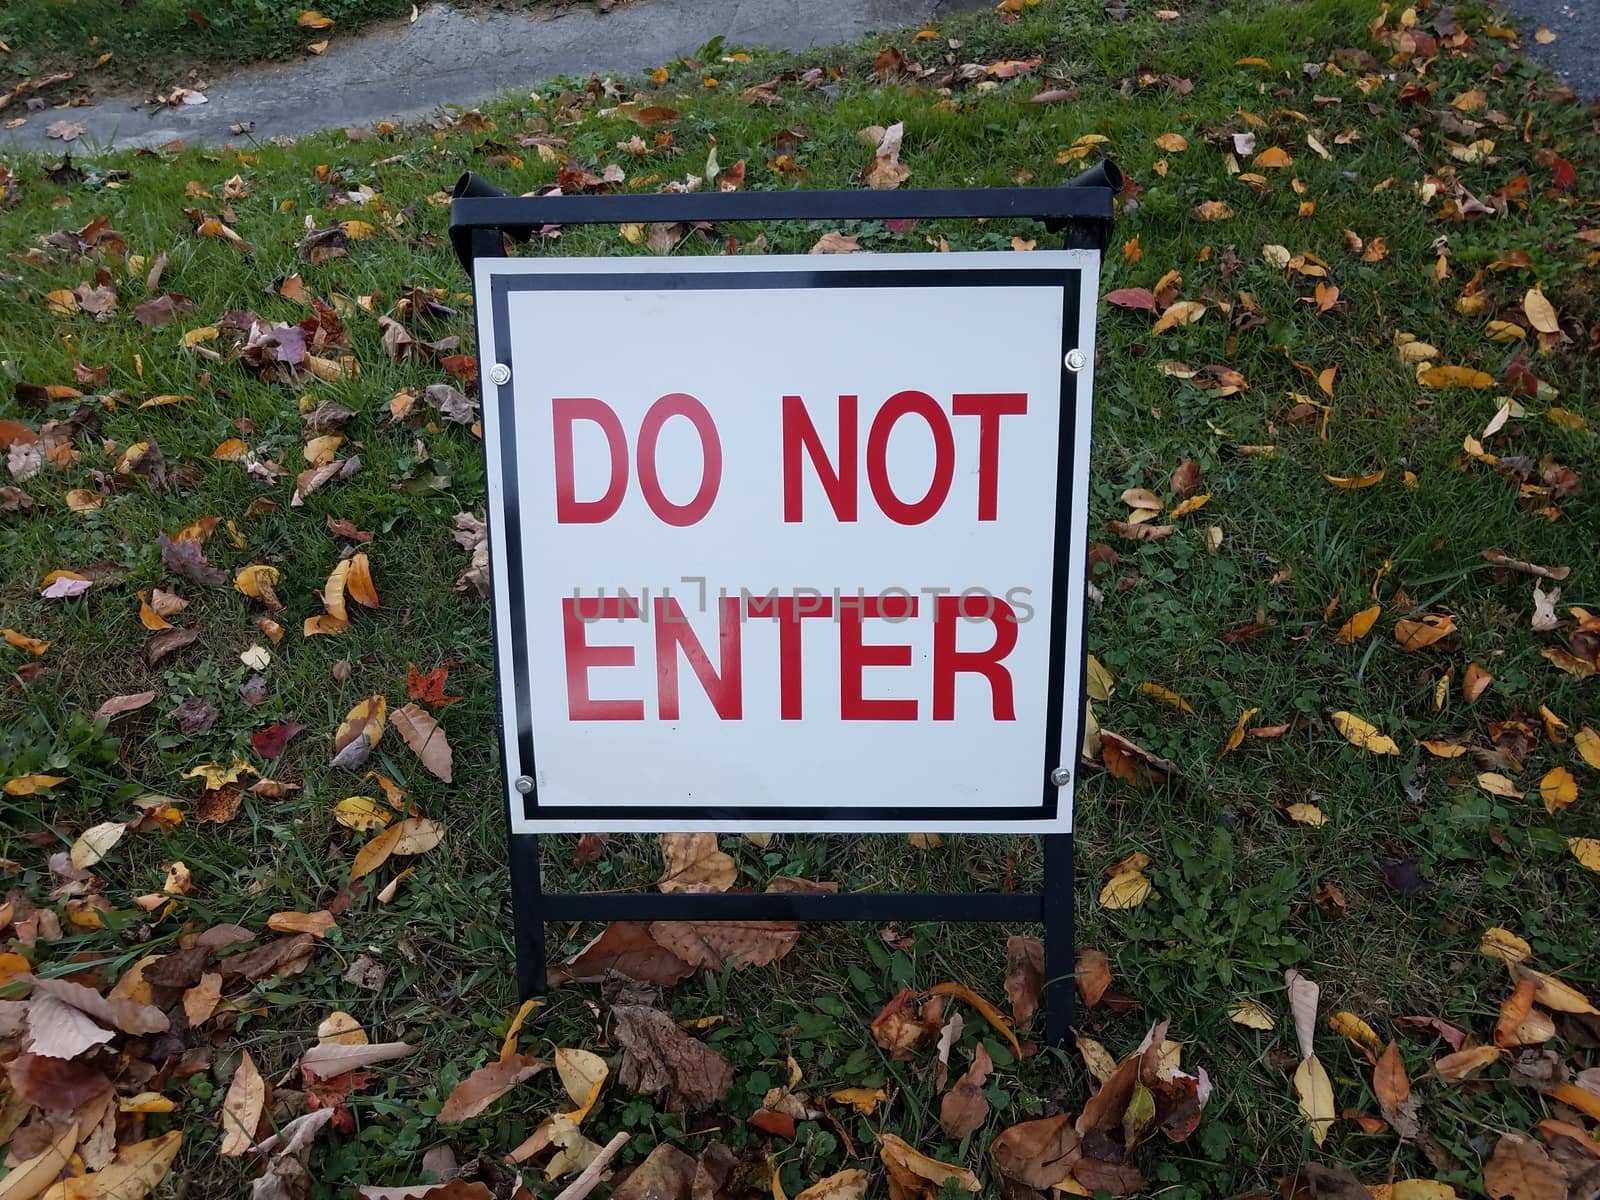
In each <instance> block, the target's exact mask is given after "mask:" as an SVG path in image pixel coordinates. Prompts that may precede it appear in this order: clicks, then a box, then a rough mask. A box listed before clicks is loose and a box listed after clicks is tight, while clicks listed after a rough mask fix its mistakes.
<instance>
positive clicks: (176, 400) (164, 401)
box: [139, 392, 194, 408]
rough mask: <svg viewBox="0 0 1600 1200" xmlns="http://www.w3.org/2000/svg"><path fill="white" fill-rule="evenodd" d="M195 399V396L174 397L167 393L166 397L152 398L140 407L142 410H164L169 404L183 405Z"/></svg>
mask: <svg viewBox="0 0 1600 1200" xmlns="http://www.w3.org/2000/svg"><path fill="white" fill-rule="evenodd" d="M193 399H194V397H193V396H178V395H174V394H172V393H170V392H169V393H167V394H165V395H161V396H151V397H150V399H148V400H146V401H145V402H144V403H143V404H141V405H139V407H140V408H163V407H165V406H166V405H168V404H182V403H183V402H184V401H186V400H193Z"/></svg>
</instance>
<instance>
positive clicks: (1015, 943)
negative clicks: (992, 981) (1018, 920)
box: [1005, 934, 1044, 1029]
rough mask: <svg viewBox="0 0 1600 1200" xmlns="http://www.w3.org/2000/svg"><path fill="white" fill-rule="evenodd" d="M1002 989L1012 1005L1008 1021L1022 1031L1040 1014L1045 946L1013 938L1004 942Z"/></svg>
mask: <svg viewBox="0 0 1600 1200" xmlns="http://www.w3.org/2000/svg"><path fill="white" fill-rule="evenodd" d="M1005 989H1006V996H1007V997H1008V998H1009V999H1010V1001H1011V1019H1012V1020H1013V1021H1015V1022H1016V1024H1017V1028H1019V1029H1021V1028H1023V1027H1024V1026H1026V1025H1027V1024H1028V1022H1029V1021H1031V1020H1033V1014H1034V1013H1036V1012H1038V1011H1039V996H1040V993H1041V992H1042V991H1043V989H1044V943H1043V942H1041V941H1040V940H1039V939H1038V938H1036V937H1033V936H1031V935H1029V934H1012V935H1011V936H1010V937H1008V938H1007V939H1006V974H1005Z"/></svg>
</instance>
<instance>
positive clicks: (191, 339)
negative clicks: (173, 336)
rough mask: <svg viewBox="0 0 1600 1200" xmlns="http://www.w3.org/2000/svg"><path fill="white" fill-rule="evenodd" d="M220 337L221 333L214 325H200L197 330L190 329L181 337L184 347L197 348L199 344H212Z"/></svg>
mask: <svg viewBox="0 0 1600 1200" xmlns="http://www.w3.org/2000/svg"><path fill="white" fill-rule="evenodd" d="M221 336H222V331H221V330H219V329H218V328H217V327H216V326H215V325H202V326H200V328H198V329H191V330H189V331H188V332H187V333H185V334H184V335H183V344H184V345H185V346H198V345H200V343H201V342H214V341H216V340H217V339H218V338H219V337H221Z"/></svg>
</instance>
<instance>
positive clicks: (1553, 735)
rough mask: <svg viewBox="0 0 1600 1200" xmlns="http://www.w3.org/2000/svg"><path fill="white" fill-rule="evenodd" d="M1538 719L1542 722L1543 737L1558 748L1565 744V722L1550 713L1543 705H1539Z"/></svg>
mask: <svg viewBox="0 0 1600 1200" xmlns="http://www.w3.org/2000/svg"><path fill="white" fill-rule="evenodd" d="M1539 717H1540V719H1541V720H1542V721H1543V722H1544V735H1545V737H1547V738H1549V739H1550V740H1551V741H1552V742H1554V743H1555V744H1556V745H1558V746H1559V745H1562V744H1563V743H1564V742H1566V740H1567V723H1566V722H1565V721H1563V720H1562V719H1561V718H1560V717H1558V716H1556V714H1555V713H1553V712H1551V711H1550V709H1549V707H1548V706H1547V705H1544V704H1541V705H1539Z"/></svg>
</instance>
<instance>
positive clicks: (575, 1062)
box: [555, 1048, 610, 1125]
mask: <svg viewBox="0 0 1600 1200" xmlns="http://www.w3.org/2000/svg"><path fill="white" fill-rule="evenodd" d="M555 1059H556V1073H557V1074H558V1075H560V1076H561V1086H562V1087H563V1088H565V1089H566V1092H567V1098H568V1099H570V1100H571V1101H572V1102H573V1103H574V1104H576V1105H577V1106H578V1108H577V1110H576V1111H574V1112H570V1113H567V1114H566V1115H567V1118H568V1119H569V1120H571V1122H572V1123H573V1124H574V1125H582V1124H583V1119H584V1118H585V1117H587V1116H588V1115H589V1113H590V1112H591V1111H592V1110H593V1109H594V1105H595V1101H596V1100H598V1099H600V1089H601V1088H602V1087H604V1086H605V1082H606V1076H607V1075H608V1074H610V1068H609V1067H607V1066H606V1060H605V1059H603V1058H601V1057H600V1056H599V1055H598V1054H594V1053H592V1052H590V1051H588V1050H568V1049H565V1048H558V1049H557V1050H556V1054H555Z"/></svg>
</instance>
